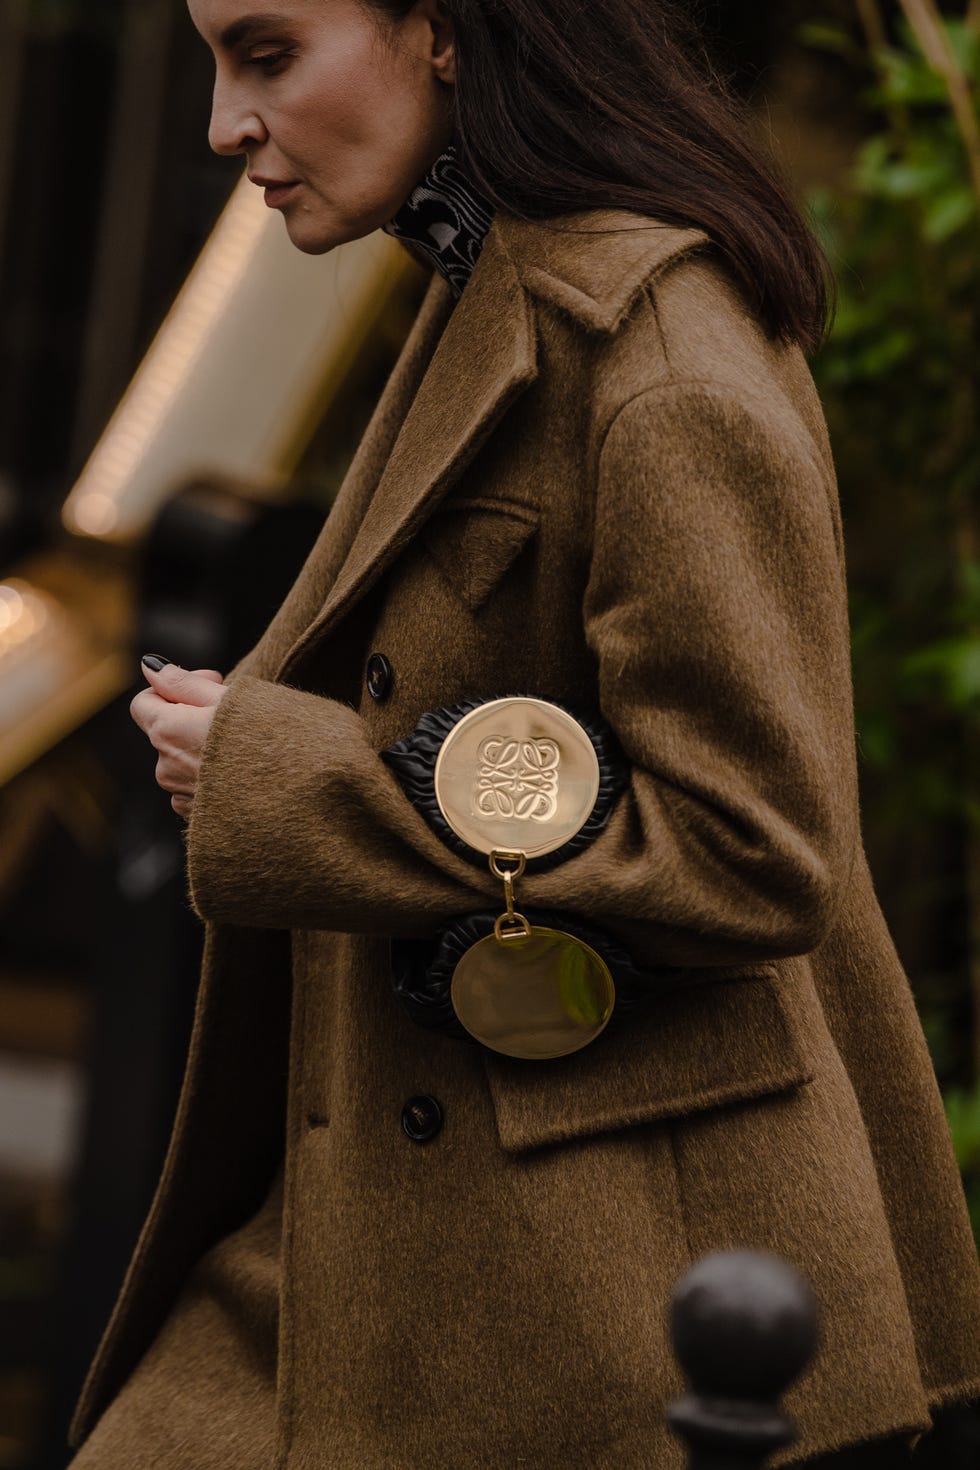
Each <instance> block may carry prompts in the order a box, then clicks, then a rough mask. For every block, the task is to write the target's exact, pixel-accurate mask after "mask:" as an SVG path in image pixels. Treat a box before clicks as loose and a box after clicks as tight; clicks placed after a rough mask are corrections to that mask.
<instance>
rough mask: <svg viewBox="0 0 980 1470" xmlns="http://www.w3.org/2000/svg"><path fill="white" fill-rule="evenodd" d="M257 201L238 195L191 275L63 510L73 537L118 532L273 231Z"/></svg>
mask: <svg viewBox="0 0 980 1470" xmlns="http://www.w3.org/2000/svg"><path fill="white" fill-rule="evenodd" d="M254 196H255V191H254V189H252V188H251V187H248V188H247V189H242V188H241V187H239V188H238V189H237V190H236V191H235V193H234V194H233V195H232V198H231V200H230V201H229V204H228V206H227V207H226V209H225V212H224V214H223V216H222V218H221V220H220V222H219V225H218V227H217V229H216V231H215V235H214V239H213V244H212V246H211V248H210V249H209V250H206V251H205V252H204V254H203V255H202V256H201V257H200V259H199V261H198V264H197V265H196V267H195V268H194V270H193V271H192V272H191V274H190V276H189V278H188V280H187V283H186V284H185V286H184V288H183V290H182V291H181V293H180V295H179V297H178V298H177V301H176V302H175V304H174V306H173V308H172V309H171V311H170V313H169V315H168V317H167V319H166V320H165V321H164V323H163V326H162V327H161V328H160V331H159V333H158V334H157V337H156V340H155V341H154V343H153V345H152V347H151V349H150V352H149V353H148V355H147V357H146V359H145V360H144V362H143V364H142V366H141V367H140V369H139V370H138V372H137V374H136V376H135V378H134V379H133V381H132V383H131V385H130V387H129V390H128V392H127V393H126V394H125V395H124V397H123V399H122V401H121V402H120V404H119V406H118V408H117V409H116V412H115V414H114V415H113V417H112V419H111V420H110V421H109V425H108V427H107V429H106V431H105V433H104V435H103V436H102V438H101V439H100V441H99V443H98V444H97V445H96V447H95V449H94V451H93V452H92V456H91V458H90V459H89V461H88V464H87V465H86V466H85V468H84V469H83V471H82V474H81V476H80V478H79V480H78V483H77V484H76V486H75V488H74V490H73V491H72V493H71V495H70V496H69V497H68V500H67V501H66V503H65V507H64V520H65V522H66V523H67V524H68V525H69V526H70V527H71V529H73V530H75V531H78V532H81V533H82V534H84V535H90V536H99V535H106V534H109V533H111V532H112V531H113V530H115V529H116V525H117V521H118V511H117V508H116V507H117V501H118V497H119V496H120V495H121V493H122V491H123V490H124V488H125V487H126V484H127V482H128V481H129V479H130V477H131V476H132V474H133V472H134V470H135V469H136V466H137V465H138V464H139V462H140V460H141V459H142V458H143V456H144V454H145V452H146V450H147V448H148V447H149V445H150V444H151V443H152V441H153V439H154V436H155V435H156V434H157V433H158V432H159V430H160V428H161V425H162V424H163V422H164V420H165V419H166V417H167V415H168V413H169V411H170V409H171V407H172V406H173V403H174V401H175V399H176V398H177V396H178V394H179V393H180V391H181V389H182V387H183V386H184V384H185V383H186V381H187V377H188V374H189V372H190V370H191V368H192V367H193V366H194V364H195V362H196V361H197V360H198V358H199V357H200V355H201V353H202V352H203V350H204V348H205V346H206V344H207V341H208V338H209V337H210V335H211V333H212V332H213V330H214V328H215V326H216V325H217V324H218V322H219V321H220V320H221V318H222V316H223V314H224V313H225V311H226V310H227V308H228V305H229V302H230V300H231V298H232V296H233V295H234V293H235V290H236V288H237V287H238V285H239V283H240V281H241V279H242V277H243V275H244V273H245V271H246V270H247V269H248V266H249V262H250V260H251V258H252V256H253V253H254V251H255V249H256V247H257V245H258V243H259V240H260V238H261V236H262V233H263V231H264V230H265V229H266V227H267V224H268V219H269V216H268V212H267V211H266V209H265V207H264V205H261V203H260V202H257V199H256V197H254ZM108 506H111V508H112V514H111V517H110V514H109V510H108V509H107V507H108Z"/></svg>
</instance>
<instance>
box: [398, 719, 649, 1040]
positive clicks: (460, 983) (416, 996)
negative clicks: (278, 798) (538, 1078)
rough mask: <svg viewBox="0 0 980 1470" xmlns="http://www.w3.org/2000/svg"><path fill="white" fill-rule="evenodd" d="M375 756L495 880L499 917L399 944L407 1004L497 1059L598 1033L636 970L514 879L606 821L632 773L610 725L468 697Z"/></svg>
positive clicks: (634, 982) (603, 940)
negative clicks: (526, 900)
mask: <svg viewBox="0 0 980 1470" xmlns="http://www.w3.org/2000/svg"><path fill="white" fill-rule="evenodd" d="M383 757H384V759H385V760H386V761H387V762H388V763H389V764H390V765H391V766H392V768H393V770H394V771H395V772H396V774H397V775H398V776H399V778H400V780H401V782H402V784H403V786H404V788H405V790H406V792H407V794H408V795H409V797H410V799H411V800H412V801H413V802H414V804H415V805H416V806H417V807H418V809H419V810H420V811H421V812H422V814H423V815H424V816H425V818H426V820H427V821H428V822H429V824H430V825H431V826H432V827H433V829H434V830H435V831H436V832H437V833H438V834H439V836H440V837H441V838H442V839H443V841H445V842H446V843H447V844H448V845H449V846H450V847H452V848H453V850H454V851H456V852H457V853H459V854H460V855H461V856H464V857H466V858H467V859H469V860H470V861H474V862H479V863H480V864H481V865H482V864H487V865H488V866H489V869H490V871H491V873H493V875H494V877H495V878H497V879H499V881H500V883H501V905H500V908H499V910H498V911H497V913H496V915H495V916H494V915H490V914H478V915H469V916H464V917H462V918H460V919H457V920H454V921H453V922H452V923H451V924H450V925H448V926H447V927H446V929H444V930H443V931H442V932H441V933H440V935H439V936H438V937H437V941H436V943H435V945H434V946H431V945H430V946H420V945H419V944H418V943H416V942H412V943H407V942H405V941H396V942H395V945H394V947H393V960H394V968H395V988H396V991H397V992H398V993H399V995H400V998H401V999H402V1000H403V1002H405V1003H406V1004H407V1006H408V1009H409V1011H410V1012H411V1014H413V1016H414V1017H415V1019H416V1020H421V1021H422V1023H423V1024H429V1025H439V1026H441V1027H442V1029H446V1030H449V1031H452V1032H454V1033H455V1034H457V1035H458V1034H460V1033H461V1032H462V1034H464V1035H468V1036H470V1037H472V1038H473V1039H475V1040H476V1041H479V1042H480V1043H481V1044H482V1045H484V1046H486V1047H489V1048H490V1049H491V1050H493V1051H497V1052H501V1053H503V1054H504V1055H505V1056H512V1057H522V1058H528V1059H530V1058H537V1059H542V1058H549V1057H560V1056H566V1055H568V1054H569V1053H571V1052H575V1051H578V1050H580V1049H581V1048H582V1047H584V1046H587V1045H588V1044H589V1043H590V1042H591V1041H594V1040H595V1038H596V1037H597V1036H599V1035H600V1034H601V1032H602V1031H603V1030H604V1029H605V1027H606V1025H607V1023H608V1022H609V1020H610V1017H611V1016H612V1014H613V1009H614V1007H615V1006H617V984H618V982H619V980H620V979H622V980H623V981H624V982H625V985H626V987H627V988H628V990H629V992H630V995H631V996H632V995H634V994H635V993H636V991H637V986H638V984H642V981H643V978H644V977H643V976H642V974H641V972H639V971H637V970H636V969H635V967H634V966H633V965H632V962H631V960H630V958H629V956H628V955H626V954H625V953H624V952H623V951H622V949H620V948H619V947H617V946H616V945H615V944H613V943H610V942H609V940H608V938H607V937H606V936H605V935H603V934H601V933H600V932H599V931H597V930H595V929H593V928H592V927H591V926H590V925H588V924H586V923H583V922H582V921H581V920H579V919H574V918H572V917H571V916H564V915H562V916H556V915H551V914H548V915H539V914H531V913H530V912H528V913H524V912H522V911H521V908H520V906H519V897H518V885H519V884H520V882H521V880H522V879H523V878H524V876H525V874H527V873H531V872H534V871H537V870H540V869H542V868H545V867H551V866H554V865H555V864H556V863H558V862H562V861H565V860H566V859H567V858H569V857H572V856H574V855H575V854H576V853H577V852H580V851H582V850H583V849H584V847H585V846H587V845H588V843H589V842H591V841H592V840H593V839H594V837H595V836H596V835H597V833H598V832H599V831H601V829H602V827H603V826H604V825H605V822H606V820H607V819H608V816H609V813H610V811H611V810H612V807H613V804H614V802H615V799H616V797H617V796H618V795H619V793H620V791H621V790H622V789H623V786H624V785H625V782H626V776H627V769H626V763H625V761H624V760H623V758H622V756H621V754H620V753H619V751H618V748H617V747H616V745H615V742H614V740H613V738H612V736H611V732H609V731H608V729H606V728H605V727H604V726H601V725H600V724H598V723H596V722H594V721H591V722H588V723H586V722H585V721H583V720H580V719H578V718H576V717H575V716H573V715H572V714H571V713H570V712H569V711H568V710H567V709H565V708H564V707H563V706H561V705H558V704H555V703H554V702H552V701H550V700H543V699H537V698H531V697H527V696H511V697H507V698H502V699H488V700H471V701H468V702H466V703H464V704H460V705H456V706H454V707H453V708H452V709H446V710H436V711H433V712H430V713H429V714H426V715H424V716H423V718H422V720H421V721H420V722H419V725H418V726H417V727H416V729H415V731H414V732H413V734H412V735H411V736H409V737H408V739H407V740H404V741H400V742H398V743H397V744H396V745H394V746H390V747H389V748H388V749H387V750H386V751H384V752H383ZM453 1023H455V1024H453Z"/></svg>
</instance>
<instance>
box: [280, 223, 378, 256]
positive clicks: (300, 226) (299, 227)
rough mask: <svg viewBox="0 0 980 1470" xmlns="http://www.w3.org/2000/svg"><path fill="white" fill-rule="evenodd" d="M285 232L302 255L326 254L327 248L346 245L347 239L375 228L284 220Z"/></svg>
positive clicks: (360, 237)
mask: <svg viewBox="0 0 980 1470" xmlns="http://www.w3.org/2000/svg"><path fill="white" fill-rule="evenodd" d="M285 225H286V233H287V234H288V236H289V238H290V241H291V242H292V244H293V245H295V246H296V249H297V250H301V251H302V252H303V254H304V255H326V254H327V252H328V251H329V250H335V249H336V248H337V246H338V245H346V244H347V242H348V241H349V240H361V239H363V238H364V236H365V235H369V234H370V233H371V231H372V230H373V229H374V228H375V226H374V225H373V224H370V225H363V226H358V225H355V224H351V225H349V226H346V227H344V226H342V225H336V224H335V225H333V226H329V225H324V224H319V225H317V224H314V223H313V221H311V220H293V221H292V222H290V220H289V219H288V218H287V219H286V220H285Z"/></svg>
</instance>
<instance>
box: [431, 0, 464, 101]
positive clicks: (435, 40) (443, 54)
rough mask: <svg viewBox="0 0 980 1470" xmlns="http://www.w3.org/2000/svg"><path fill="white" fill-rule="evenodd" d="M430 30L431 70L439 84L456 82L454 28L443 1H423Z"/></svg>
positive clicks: (450, 84)
mask: <svg viewBox="0 0 980 1470" xmlns="http://www.w3.org/2000/svg"><path fill="white" fill-rule="evenodd" d="M423 4H424V9H425V12H426V15H427V17H428V20H429V25H430V26H431V28H432V58H431V59H432V69H433V71H434V72H435V74H436V76H437V77H438V79H439V81H440V82H445V83H446V84H447V85H448V86H452V85H453V84H454V83H455V81H456V48H455V39H456V28H455V25H454V23H453V18H452V16H451V15H450V13H449V9H448V7H447V5H446V3H445V0H423Z"/></svg>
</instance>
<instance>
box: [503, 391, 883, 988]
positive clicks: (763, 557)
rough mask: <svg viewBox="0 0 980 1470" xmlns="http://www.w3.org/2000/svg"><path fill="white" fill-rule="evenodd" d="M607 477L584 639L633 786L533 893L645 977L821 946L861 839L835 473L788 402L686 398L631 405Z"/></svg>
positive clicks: (615, 438)
mask: <svg viewBox="0 0 980 1470" xmlns="http://www.w3.org/2000/svg"><path fill="white" fill-rule="evenodd" d="M598 481H599V483H598V493H597V500H596V517H595V531H594V542H593V556H592V564H591V574H590V579H589V583H588V587H587V590H586V595H585V601H584V618H585V630H586V637H587V640H588V643H589V645H590V647H591V648H592V650H593V652H594V654H595V657H596V660H597V663H598V670H599V694H600V705H601V709H602V712H603V714H604V716H605V718H606V719H607V720H608V722H609V723H610V725H611V726H612V728H613V729H614V730H615V732H616V734H617V736H618V738H619V740H620V743H621V744H622V746H623V748H624V750H625V752H626V755H627V757H628V759H629V761H630V765H631V778H630V788H629V791H628V793H627V795H626V797H625V798H624V799H622V800H621V801H620V803H619V806H618V808H617V809H616V811H615V812H614V814H613V817H612V819H611V821H610V823H609V826H608V828H607V830H606V831H605V832H604V833H603V834H602V836H601V837H600V838H599V839H598V841H597V842H596V843H595V844H594V845H593V846H592V847H591V848H589V849H588V850H587V851H586V852H585V853H583V854H582V855H581V856H579V857H577V858H576V859H574V860H573V861H572V862H570V863H569V864H568V865H567V866H566V868H565V869H564V871H562V872H560V873H559V872H558V871H557V870H556V871H554V872H551V873H547V874H544V875H542V876H541V877H540V878H539V879H537V880H535V882H536V891H535V894H534V897H535V899H537V900H539V901H540V902H542V903H545V902H556V901H558V899H559V897H560V898H561V901H562V903H564V904H567V905H568V906H569V907H570V908H572V909H575V908H577V907H583V908H585V907H586V906H587V908H588V911H589V913H590V914H591V915H592V917H593V918H594V919H595V920H596V921H598V922H600V923H604V924H606V925H607V926H608V927H609V928H610V929H611V930H612V931H613V932H614V933H616V934H617V935H618V936H619V937H620V938H621V939H622V940H623V941H624V942H626V943H627V944H628V945H629V947H630V948H631V950H632V952H633V954H634V957H635V958H636V959H637V961H638V962H640V963H644V962H647V963H652V964H657V963H664V962H666V963H671V964H678V965H689V964H697V963H702V962H703V963H708V964H726V963H729V962H735V963H738V962H741V961H752V960H765V959H771V958H777V957H779V956H782V955H788V954H796V953H801V954H802V953H805V952H807V951H809V950H811V949H814V948H816V946H817V945H818V944H819V943H820V941H821V939H822V938H823V936H824V934H825V933H826V932H827V930H828V928H829V926H830V925H831V923H832V920H833V917H834V914H835V911H836V909H837V905H838V903H839V901H840V899H841V897H842V894H843V890H844V886H845V884H846V880H847V877H848V873H849V870H850V867H851V863H852V861H853V857H854V854H855V851H856V842H857V841H858V840H859V838H858V832H857V826H858V822H859V818H858V798H857V774H856V755H855V744H854V723H853V695H852V685H851V666H850V638H849V628H848V613H847V593H846V582H845V576H844V566H843V555H842V551H841V548H840V543H839V509H838V505H837V489H836V484H835V482H834V476H833V470H832V465H831V466H828V463H827V460H826V459H825V458H824V457H823V456H822V455H821V453H820V451H819V450H818V447H817V446H816V444H815V443H814V441H813V440H812V438H811V437H810V435H809V433H808V432H807V431H806V429H805V428H804V426H803V423H802V421H801V419H800V418H799V416H798V415H797V414H796V413H795V412H794V411H793V409H792V408H791V407H790V405H789V403H788V402H787V401H783V402H778V401H770V400H769V399H768V397H767V399H766V400H765V401H764V402H761V401H758V400H756V399H755V398H754V397H753V394H752V391H751V390H750V389H748V388H745V387H742V386H739V387H737V388H736V387H734V386H728V385H724V386H723V385H715V384H710V383H706V382H702V381H696V382H679V383H672V384H670V385H668V386H664V387H658V388H656V389H652V390H650V391H648V392H645V393H642V394H640V395H638V396H637V397H635V398H633V399H632V400H631V401H629V402H628V403H627V404H626V405H625V406H624V407H623V408H621V410H620V411H619V413H618V414H617V415H616V417H615V419H614V420H613V422H612V424H611V426H610V428H609V430H608V432H607V434H606V437H605V441H604V444H603V447H602V451H601V455H600V463H599V475H598ZM525 893H526V894H529V893H530V884H528V885H526V888H525ZM526 902H530V898H527V899H526Z"/></svg>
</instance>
